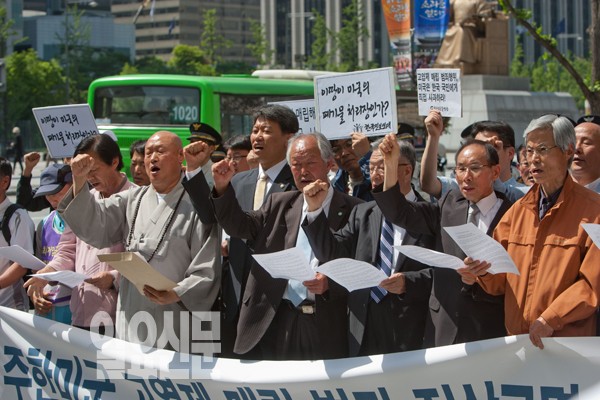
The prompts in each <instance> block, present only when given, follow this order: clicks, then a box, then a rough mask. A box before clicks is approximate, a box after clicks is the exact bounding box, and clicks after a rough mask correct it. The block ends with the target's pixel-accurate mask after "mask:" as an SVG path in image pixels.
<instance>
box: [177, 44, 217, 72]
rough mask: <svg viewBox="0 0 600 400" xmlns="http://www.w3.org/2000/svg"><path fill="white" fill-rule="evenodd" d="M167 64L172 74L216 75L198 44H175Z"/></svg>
mask: <svg viewBox="0 0 600 400" xmlns="http://www.w3.org/2000/svg"><path fill="white" fill-rule="evenodd" d="M167 65H168V66H169V69H170V70H171V71H172V73H174V74H182V75H216V71H215V69H214V67H213V66H212V65H211V64H209V63H208V62H207V59H206V55H205V53H204V52H203V51H202V50H200V48H199V47H198V46H189V45H185V44H179V45H177V46H175V48H174V49H173V57H171V59H170V60H169V62H168V63H167Z"/></svg>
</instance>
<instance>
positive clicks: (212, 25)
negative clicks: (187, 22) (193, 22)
mask: <svg viewBox="0 0 600 400" xmlns="http://www.w3.org/2000/svg"><path fill="white" fill-rule="evenodd" d="M202 20H203V24H202V35H201V36H200V49H202V51H203V52H204V57H205V58H206V61H207V62H208V63H209V64H210V65H212V66H213V68H215V67H216V65H217V64H218V63H219V62H220V61H221V56H220V50H221V49H226V48H229V47H231V46H232V44H233V42H232V41H231V40H229V39H225V37H224V36H223V35H221V34H219V33H218V32H217V10H216V9H214V8H211V9H209V10H205V11H204V14H203V16H202Z"/></svg>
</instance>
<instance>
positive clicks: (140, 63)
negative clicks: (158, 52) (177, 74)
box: [134, 56, 171, 74]
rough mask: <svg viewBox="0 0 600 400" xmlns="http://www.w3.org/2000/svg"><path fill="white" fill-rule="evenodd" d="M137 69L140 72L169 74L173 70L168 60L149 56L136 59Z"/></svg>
mask: <svg viewBox="0 0 600 400" xmlns="http://www.w3.org/2000/svg"><path fill="white" fill-rule="evenodd" d="M135 69H136V70H137V71H138V72H134V73H140V74H169V73H170V72H171V71H170V69H169V67H168V65H167V63H166V61H164V60H162V59H160V58H158V57H155V56H147V57H142V58H139V59H137V60H136V61H135Z"/></svg>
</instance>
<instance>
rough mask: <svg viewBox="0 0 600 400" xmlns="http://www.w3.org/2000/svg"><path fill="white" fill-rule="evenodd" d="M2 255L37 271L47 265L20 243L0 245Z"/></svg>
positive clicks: (0, 254)
mask: <svg viewBox="0 0 600 400" xmlns="http://www.w3.org/2000/svg"><path fill="white" fill-rule="evenodd" d="M0 256H2V257H4V258H7V259H9V260H10V261H12V262H16V263H18V264H20V265H21V266H22V267H24V268H27V269H32V270H34V271H37V270H38V269H42V268H44V267H45V266H46V264H44V262H43V261H42V260H40V259H39V258H37V257H35V256H34V255H33V254H31V253H29V252H28V251H27V250H25V249H24V248H22V247H21V246H19V245H16V244H15V245H12V246H7V247H0Z"/></svg>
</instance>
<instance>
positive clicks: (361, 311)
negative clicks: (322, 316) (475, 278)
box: [303, 141, 436, 356]
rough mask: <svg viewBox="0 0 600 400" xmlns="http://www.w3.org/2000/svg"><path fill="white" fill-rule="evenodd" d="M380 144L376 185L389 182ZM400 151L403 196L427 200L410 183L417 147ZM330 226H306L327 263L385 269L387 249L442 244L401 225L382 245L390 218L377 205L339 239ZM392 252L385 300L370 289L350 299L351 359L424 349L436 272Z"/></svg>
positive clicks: (353, 219) (358, 213)
mask: <svg viewBox="0 0 600 400" xmlns="http://www.w3.org/2000/svg"><path fill="white" fill-rule="evenodd" d="M377 145H378V142H376V143H375V144H374V149H373V153H372V154H371V159H370V163H369V169H370V175H371V182H372V184H373V187H377V186H378V185H380V184H382V183H383V157H382V155H381V152H380V151H379V149H378V148H377V147H376V146H377ZM400 149H401V153H402V154H401V156H400V160H399V162H398V165H397V168H398V183H399V184H400V188H401V190H402V193H403V194H404V196H406V197H407V198H408V199H410V200H412V201H424V200H423V199H422V198H421V196H420V195H418V194H417V193H416V192H414V191H413V189H412V187H411V184H410V182H411V178H412V174H413V171H414V167H415V163H416V156H415V149H414V147H413V146H412V144H410V143H408V142H405V141H402V142H401V143H400ZM326 223H327V221H326V219H325V216H324V215H319V217H317V218H316V219H315V221H313V222H311V223H305V224H303V228H304V230H305V232H306V235H307V236H308V238H309V241H310V243H311V246H312V248H313V251H314V252H315V255H316V257H317V258H318V259H319V260H320V261H322V262H326V261H330V260H332V259H336V258H342V257H349V258H354V259H357V260H361V261H365V262H368V263H370V264H372V265H373V266H374V267H375V268H379V267H380V266H379V263H380V262H381V261H382V259H384V258H385V253H383V254H381V253H382V252H383V251H385V250H384V248H385V246H386V245H389V246H390V247H391V246H393V245H400V244H405V245H408V244H410V245H416V246H423V247H427V248H431V249H435V246H436V242H435V240H436V235H434V234H431V233H430V234H422V233H414V232H413V231H412V230H411V229H410V228H407V229H403V228H400V227H392V229H393V232H390V233H392V242H391V243H386V244H382V243H383V241H384V240H385V239H382V226H383V225H384V218H383V214H382V213H381V210H380V209H379V207H378V206H377V204H376V203H375V202H374V201H372V202H369V203H363V204H359V205H358V206H356V207H355V208H354V210H353V211H352V214H351V215H350V219H349V220H348V223H347V224H346V225H345V226H344V227H343V228H342V229H341V230H339V231H337V232H336V233H335V235H334V234H332V233H331V232H330V231H329V230H328V229H325V228H326V226H327V225H326ZM388 226H389V225H388ZM391 254H393V256H392V259H391V260H390V261H391V265H392V266H393V268H391V270H390V278H388V279H386V280H385V281H383V282H382V284H381V288H383V289H385V290H387V292H388V293H387V294H385V295H383V296H382V298H379V296H376V295H374V294H375V293H381V292H378V291H377V290H378V289H375V288H368V289H360V290H355V291H353V292H350V294H349V295H348V308H349V331H348V345H349V354H350V356H359V355H371V354H385V353H395V352H400V351H406V350H415V349H420V348H421V346H422V345H423V334H424V330H425V320H426V318H425V317H426V315H427V304H428V300H429V293H430V292H431V270H430V269H429V268H428V267H427V266H425V265H423V264H421V263H418V262H416V261H414V260H412V259H409V258H407V257H405V256H404V255H402V254H400V253H399V252H398V251H397V250H396V251H394V250H392V252H391V253H390V255H391ZM382 270H384V272H385V269H384V268H382ZM375 291H377V292H375Z"/></svg>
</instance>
